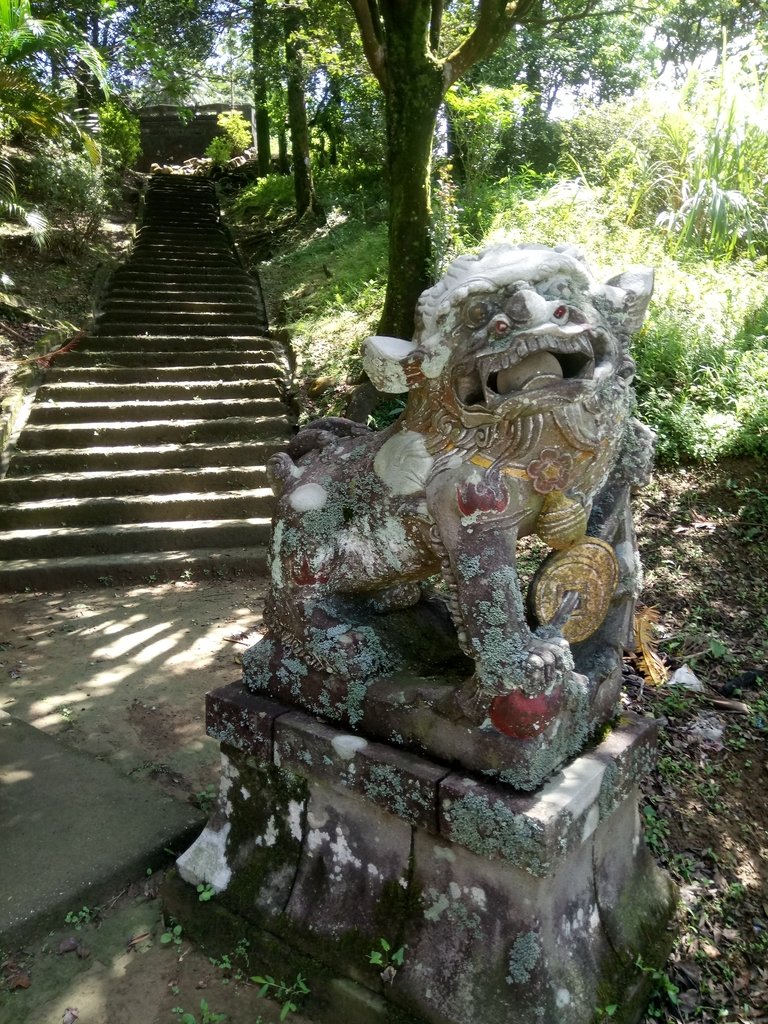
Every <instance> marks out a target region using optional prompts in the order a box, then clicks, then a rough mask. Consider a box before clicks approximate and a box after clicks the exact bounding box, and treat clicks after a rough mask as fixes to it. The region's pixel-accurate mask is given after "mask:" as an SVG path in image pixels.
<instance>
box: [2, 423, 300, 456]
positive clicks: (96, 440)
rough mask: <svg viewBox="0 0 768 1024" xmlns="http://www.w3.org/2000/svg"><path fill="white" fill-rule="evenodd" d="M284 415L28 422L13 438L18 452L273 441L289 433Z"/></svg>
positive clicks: (287, 435)
mask: <svg viewBox="0 0 768 1024" xmlns="http://www.w3.org/2000/svg"><path fill="white" fill-rule="evenodd" d="M290 430H291V421H290V420H289V418H288V416H270V417H268V418H262V419H255V418H254V417H252V416H247V417H241V416H230V417H229V418H227V419H213V420H206V419H186V420H177V419H171V420H148V421H146V422H142V423H135V422H123V423H117V422H116V423H112V422H108V421H107V422H105V421H101V420H99V421H94V422H91V423H74V424H72V425H67V424H56V425H41V426H34V425H28V426H26V427H25V428H24V430H22V432H21V434H20V435H19V438H18V441H17V448H18V450H19V451H26V452H30V451H39V450H40V449H51V448H74V447H79V446H82V447H87V446H88V445H95V446H97V447H100V448H103V447H110V448H113V447H120V446H123V445H128V444H134V445H160V444H192V443H193V442H195V443H198V444H200V443H203V444H216V443H218V444H221V443H224V442H227V441H277V440H280V439H283V438H285V439H287V438H288V437H289V436H290Z"/></svg>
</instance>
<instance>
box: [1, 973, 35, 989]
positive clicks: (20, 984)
mask: <svg viewBox="0 0 768 1024" xmlns="http://www.w3.org/2000/svg"><path fill="white" fill-rule="evenodd" d="M7 984H8V988H10V989H14V988H29V986H30V985H31V984H32V979H31V978H30V976H29V975H28V974H24V973H23V972H20V973H19V974H12V975H11V977H10V978H8V981H7Z"/></svg>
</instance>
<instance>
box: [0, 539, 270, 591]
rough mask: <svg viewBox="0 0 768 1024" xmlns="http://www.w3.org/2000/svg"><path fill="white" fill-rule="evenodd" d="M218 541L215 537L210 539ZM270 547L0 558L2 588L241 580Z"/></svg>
mask: <svg viewBox="0 0 768 1024" xmlns="http://www.w3.org/2000/svg"><path fill="white" fill-rule="evenodd" d="M209 541H210V543H211V545H214V541H215V537H210V538H209ZM267 555H268V550H267V548H266V547H265V546H263V545H261V544H257V545H250V544H248V545H245V546H244V545H239V546H235V547H232V548H223V547H221V546H219V545H215V546H211V547H207V548H190V549H187V550H181V551H179V550H168V551H162V550H161V551H132V552H130V553H129V554H115V553H113V554H106V555H81V556H77V557H63V558H36V559H34V560H32V559H29V558H21V559H16V560H11V561H4V562H0V591H3V592H5V593H12V592H14V591H21V590H24V588H25V587H31V588H33V589H36V590H45V589H47V590H52V589H54V588H58V587H73V586H78V585H79V586H88V587H98V586H125V585H127V584H130V583H146V582H151V583H165V582H175V581H177V580H187V579H201V580H202V579H210V578H237V577H242V576H244V577H246V578H248V579H253V577H254V576H257V575H259V574H260V573H262V572H264V570H265V568H266V563H267Z"/></svg>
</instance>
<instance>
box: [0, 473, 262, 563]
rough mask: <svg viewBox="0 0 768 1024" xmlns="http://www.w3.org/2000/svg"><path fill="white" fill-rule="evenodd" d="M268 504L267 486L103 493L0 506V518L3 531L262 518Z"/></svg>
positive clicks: (0, 542)
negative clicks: (227, 489)
mask: <svg viewBox="0 0 768 1024" xmlns="http://www.w3.org/2000/svg"><path fill="white" fill-rule="evenodd" d="M107 490H108V488H107ZM274 503H275V498H274V495H273V494H272V490H271V488H269V487H256V488H250V489H247V490H232V491H210V492H205V491H195V490H192V491H180V492H176V493H171V494H149V495H146V494H133V495H118V496H113V495H110V494H109V493H107V495H105V496H103V497H102V496H99V497H93V496H88V497H66V498H41V499H39V500H35V501H22V502H16V503H14V504H9V505H0V521H1V522H2V523H3V528H4V532H9V531H10V532H14V531H19V530H22V531H23V530H36V529H37V530H39V529H45V528H46V527H47V528H48V529H55V530H60V529H63V528H65V527H78V528H84V527H91V526H118V525H127V524H131V523H139V524H140V523H144V522H148V521H149V522H153V523H165V522H179V521H181V520H184V521H191V520H198V519H203V520H210V519H220V520H229V519H254V518H262V519H265V518H269V517H270V516H271V515H272V512H273V509H274ZM1 549H2V541H1V540H0V550H1ZM70 553H72V552H70Z"/></svg>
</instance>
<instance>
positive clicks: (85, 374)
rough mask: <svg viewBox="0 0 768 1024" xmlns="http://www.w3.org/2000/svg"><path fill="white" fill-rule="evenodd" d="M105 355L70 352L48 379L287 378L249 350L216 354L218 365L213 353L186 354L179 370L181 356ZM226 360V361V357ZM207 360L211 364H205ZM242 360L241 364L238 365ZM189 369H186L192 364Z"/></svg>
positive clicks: (261, 353)
mask: <svg viewBox="0 0 768 1024" xmlns="http://www.w3.org/2000/svg"><path fill="white" fill-rule="evenodd" d="M102 356H103V352H80V353H75V352H69V353H68V354H67V357H66V359H57V360H56V362H55V363H54V364H53V366H52V367H51V369H50V370H47V371H46V374H45V379H46V380H47V381H50V382H51V383H55V382H56V381H62V382H65V381H68V380H73V381H75V380H84V381H99V380H113V381H114V382H115V383H117V382H119V381H138V382H140V383H143V382H145V381H147V379H148V378H151V379H153V380H156V381H163V380H208V379H209V378H210V377H211V376H215V377H217V378H218V379H219V380H240V379H246V378H249V379H251V380H264V381H268V380H277V381H280V380H282V378H283V377H284V376H285V369H284V367H283V366H282V365H281V364H280V363H275V362H257V361H256V360H258V359H264V358H265V352H264V351H263V350H260V351H258V352H254V351H251V350H248V349H245V350H241V351H240V352H222V351H221V350H219V351H217V352H216V358H217V360H220V361H217V362H213V361H211V359H210V357H211V352H210V351H207V352H191V351H189V350H186V351H185V352H184V360H183V361H184V363H185V365H184V366H179V365H178V364H179V359H180V357H179V353H178V352H156V351H152V352H147V351H142V352H115V351H110V352H109V357H108V358H100V357H102ZM194 356H199V357H200V361H199V362H198V361H197V360H195V361H194V364H193V363H192V362H191V359H192V357H194ZM225 356H226V358H223V357H225ZM206 357H207V360H208V361H207V362H206V361H205V359H206ZM238 360H239V362H238ZM188 363H189V365H186V364H188Z"/></svg>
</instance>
